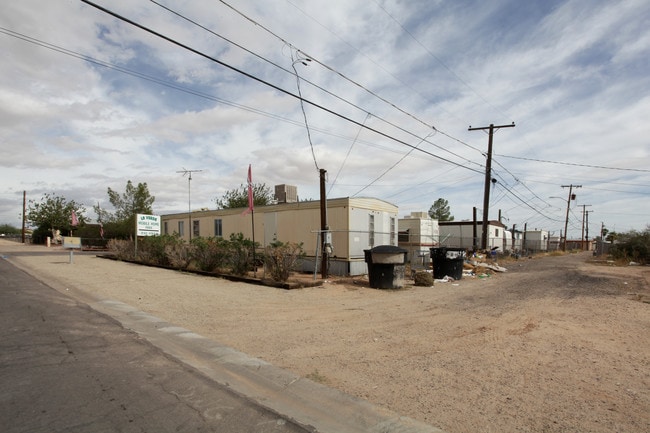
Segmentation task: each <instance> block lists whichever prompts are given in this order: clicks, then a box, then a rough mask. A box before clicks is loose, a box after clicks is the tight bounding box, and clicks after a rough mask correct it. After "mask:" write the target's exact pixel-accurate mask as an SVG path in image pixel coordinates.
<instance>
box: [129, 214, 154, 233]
mask: <svg viewBox="0 0 650 433" xmlns="http://www.w3.org/2000/svg"><path fill="white" fill-rule="evenodd" d="M135 221H136V223H135V230H136V236H157V235H160V216H158V215H144V214H137V215H136V218H135Z"/></svg>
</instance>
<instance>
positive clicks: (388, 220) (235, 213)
mask: <svg viewBox="0 0 650 433" xmlns="http://www.w3.org/2000/svg"><path fill="white" fill-rule="evenodd" d="M280 187H281V188H280V189H279V190H278V187H276V195H277V194H278V191H279V192H280V195H281V197H284V196H283V195H282V194H284V193H286V194H287V196H286V200H287V202H280V203H277V204H273V205H269V206H259V207H256V208H255V210H254V218H253V219H254V227H255V241H256V242H257V243H258V244H260V245H261V246H266V245H269V244H270V243H271V242H273V241H276V240H278V241H282V242H297V243H301V242H302V243H303V250H304V252H305V254H306V258H305V260H303V261H302V270H303V271H305V272H308V271H312V272H313V271H316V272H319V266H320V261H319V257H321V255H322V251H320V235H321V234H320V229H321V220H320V201H317V200H314V201H302V202H301V201H291V200H292V199H293V197H294V196H295V197H296V198H297V194H295V195H294V191H292V190H291V189H290V188H288V189H285V188H284V187H285V186H284V185H280ZM244 210H245V209H242V208H239V209H222V210H208V211H197V212H192V214H191V217H192V222H191V227H192V237H198V236H202V237H223V238H226V239H229V238H230V235H231V234H237V233H242V234H243V235H244V237H246V238H248V239H252V237H253V236H252V234H253V233H252V229H253V225H252V223H251V215H250V214H248V215H242V212H243V211H244ZM397 211H398V209H397V206H395V205H393V204H391V203H388V202H385V201H383V200H379V199H375V198H350V197H346V198H335V199H329V200H327V220H328V225H329V231H330V233H331V245H332V252H331V255H330V266H329V273H330V274H332V275H363V274H366V273H367V266H366V263H365V255H364V250H365V249H370V248H372V247H374V246H377V245H397V230H398V226H397V224H398V222H397ZM188 225H189V215H188V213H187V212H184V213H177V214H170V215H162V232H163V234H174V233H176V234H178V235H180V236H181V237H182V238H183V239H185V240H189V232H188V231H187V227H188Z"/></svg>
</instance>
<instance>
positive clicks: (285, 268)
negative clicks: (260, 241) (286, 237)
mask: <svg viewBox="0 0 650 433" xmlns="http://www.w3.org/2000/svg"><path fill="white" fill-rule="evenodd" d="M304 255H305V254H304V253H303V250H302V243H299V244H297V243H295V242H287V243H282V242H280V241H275V242H273V243H271V244H270V245H269V246H267V247H266V248H265V249H264V266H265V269H266V270H267V271H268V273H269V274H270V275H271V278H272V279H273V280H274V281H281V282H284V281H287V280H288V279H289V276H290V275H291V272H292V271H293V270H294V269H295V267H296V264H297V263H298V260H299V259H300V258H302V257H303V256H304Z"/></svg>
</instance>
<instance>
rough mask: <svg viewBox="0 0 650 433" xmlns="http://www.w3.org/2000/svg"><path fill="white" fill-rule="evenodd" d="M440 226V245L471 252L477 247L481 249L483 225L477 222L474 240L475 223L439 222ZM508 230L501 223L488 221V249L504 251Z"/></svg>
mask: <svg viewBox="0 0 650 433" xmlns="http://www.w3.org/2000/svg"><path fill="white" fill-rule="evenodd" d="M438 225H439V226H440V245H441V246H446V247H456V248H465V249H468V250H471V249H473V248H474V246H476V248H477V249H480V248H481V236H482V234H483V223H482V222H481V221H477V222H476V238H474V222H473V221H438ZM505 229H506V226H504V225H503V224H502V223H500V222H499V221H488V236H487V249H488V250H491V249H493V248H497V251H498V252H500V253H502V252H503V251H504V246H505V245H504V236H503V233H504V231H505Z"/></svg>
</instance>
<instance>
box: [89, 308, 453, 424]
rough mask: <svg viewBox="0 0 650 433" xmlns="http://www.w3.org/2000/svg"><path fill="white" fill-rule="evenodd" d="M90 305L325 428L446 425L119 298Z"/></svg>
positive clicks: (218, 377) (237, 388)
mask: <svg viewBox="0 0 650 433" xmlns="http://www.w3.org/2000/svg"><path fill="white" fill-rule="evenodd" d="M89 305H90V307H91V308H93V309H95V310H97V311H99V312H101V313H103V314H106V315H108V316H110V317H113V318H114V319H116V320H117V321H118V322H120V323H121V324H122V326H124V327H125V328H126V329H130V330H132V331H134V332H136V333H137V334H139V335H140V336H141V337H142V338H144V339H146V340H147V341H149V342H151V343H152V344H153V345H154V346H156V347H158V348H160V349H161V350H162V351H163V352H164V353H166V354H167V355H169V356H172V357H174V358H176V359H178V360H179V361H181V362H183V363H185V364H187V365H189V366H191V367H193V368H195V369H197V370H199V371H200V372H201V373H203V374H204V375H206V376H207V377H209V378H210V379H212V380H214V381H215V382H217V383H219V384H221V385H223V386H226V387H228V388H229V389H231V390H232V391H233V392H235V393H237V394H239V395H242V396H245V397H246V398H248V399H250V400H251V401H254V402H255V403H257V404H259V405H261V406H263V407H265V408H267V409H269V410H272V411H274V412H276V413H278V414H281V415H284V416H286V417H288V418H290V419H291V420H293V421H295V422H296V423H298V424H300V425H302V426H305V427H307V428H308V429H312V430H313V431H314V432H322V433H327V432H331V433H348V432H349V433H353V432H359V433H361V432H371V433H443V431H442V430H440V429H437V428H435V427H432V426H429V425H427V424H424V423H422V422H420V421H416V420H413V419H411V418H408V417H403V416H400V415H398V414H396V413H394V412H392V411H390V410H387V409H384V408H381V407H379V406H376V405H373V404H371V403H369V402H367V401H365V400H362V399H359V398H355V397H353V396H350V395H347V394H344V393H342V392H340V391H338V390H335V389H332V388H328V387H326V386H323V385H321V384H319V383H316V382H313V381H311V380H309V379H305V378H302V377H300V376H297V375H295V374H293V373H290V372H288V371H286V370H283V369H280V368H278V367H275V366H273V365H271V364H269V363H267V362H265V361H263V360H260V359H256V358H252V357H250V356H248V355H246V354H244V353H241V352H238V351H236V350H234V349H232V348H230V347H227V346H223V345H220V344H218V343H217V342H215V341H213V340H210V339H208V338H206V337H203V336H201V335H198V334H196V333H194V332H191V331H190V330H188V329H185V328H182V327H178V326H175V325H173V324H170V323H168V322H165V321H164V320H162V319H160V318H157V317H155V316H152V315H150V314H147V313H144V312H142V311H140V310H137V309H136V308H134V307H132V306H130V305H127V304H124V303H122V302H118V301H110V300H103V301H96V302H91V303H89Z"/></svg>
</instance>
